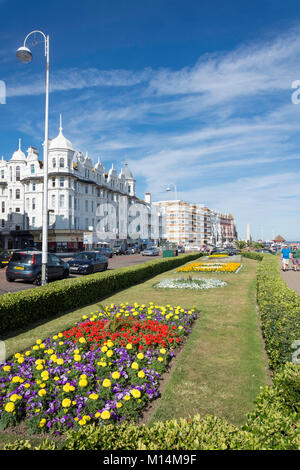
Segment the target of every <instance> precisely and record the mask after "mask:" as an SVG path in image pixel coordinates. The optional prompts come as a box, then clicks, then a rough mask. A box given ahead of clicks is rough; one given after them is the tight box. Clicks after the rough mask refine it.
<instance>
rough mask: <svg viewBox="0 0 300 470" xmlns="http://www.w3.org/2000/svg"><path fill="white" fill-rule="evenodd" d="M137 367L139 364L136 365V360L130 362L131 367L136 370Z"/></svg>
mask: <svg viewBox="0 0 300 470" xmlns="http://www.w3.org/2000/svg"><path fill="white" fill-rule="evenodd" d="M138 368H139V365H138V363H137V362H133V363H132V364H131V369H134V370H138Z"/></svg>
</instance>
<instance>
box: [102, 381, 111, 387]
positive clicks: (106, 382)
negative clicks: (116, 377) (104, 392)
mask: <svg viewBox="0 0 300 470" xmlns="http://www.w3.org/2000/svg"><path fill="white" fill-rule="evenodd" d="M102 385H103V387H105V388H109V387H111V381H110V380H109V379H104V380H103V382H102Z"/></svg>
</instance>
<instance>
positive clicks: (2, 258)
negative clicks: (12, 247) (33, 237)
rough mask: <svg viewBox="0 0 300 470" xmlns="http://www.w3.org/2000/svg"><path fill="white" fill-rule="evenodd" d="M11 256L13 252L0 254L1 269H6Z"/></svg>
mask: <svg viewBox="0 0 300 470" xmlns="http://www.w3.org/2000/svg"><path fill="white" fill-rule="evenodd" d="M11 254H12V253H11V251H2V252H1V253H0V268H5V267H6V266H7V265H8V262H9V258H10V257H11Z"/></svg>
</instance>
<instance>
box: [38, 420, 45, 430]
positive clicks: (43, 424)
mask: <svg viewBox="0 0 300 470" xmlns="http://www.w3.org/2000/svg"><path fill="white" fill-rule="evenodd" d="M45 424H46V420H45V418H43V419H41V421H40V424H39V427H40V428H43V427H44V426H45Z"/></svg>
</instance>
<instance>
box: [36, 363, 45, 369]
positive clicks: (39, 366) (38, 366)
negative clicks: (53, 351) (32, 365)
mask: <svg viewBox="0 0 300 470" xmlns="http://www.w3.org/2000/svg"><path fill="white" fill-rule="evenodd" d="M42 369H44V366H43V364H38V365H37V366H36V370H42Z"/></svg>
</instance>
